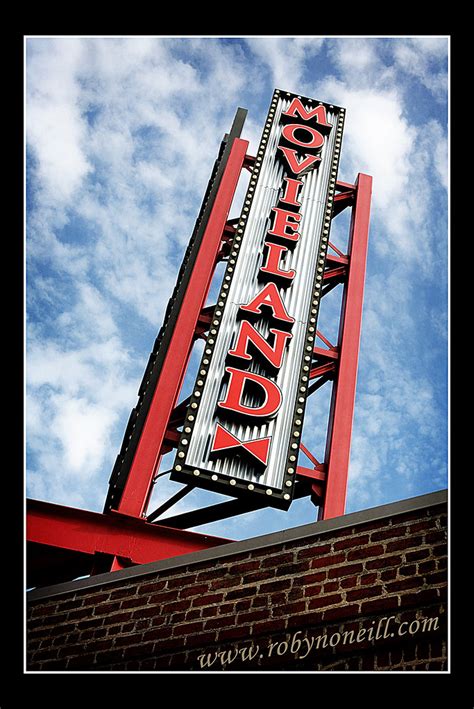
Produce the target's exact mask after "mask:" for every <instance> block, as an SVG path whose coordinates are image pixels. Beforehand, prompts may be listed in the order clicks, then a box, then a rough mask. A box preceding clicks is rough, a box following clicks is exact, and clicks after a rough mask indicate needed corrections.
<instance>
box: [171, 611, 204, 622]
mask: <svg viewBox="0 0 474 709" xmlns="http://www.w3.org/2000/svg"><path fill="white" fill-rule="evenodd" d="M200 617H201V609H200V608H196V609H191V610H189V611H187V612H186V613H185V614H184V620H196V618H200ZM172 620H173V623H176V622H178V619H177V618H175V616H173V617H172Z"/></svg>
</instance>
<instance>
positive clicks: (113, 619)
mask: <svg viewBox="0 0 474 709" xmlns="http://www.w3.org/2000/svg"><path fill="white" fill-rule="evenodd" d="M131 617H132V612H131V611H123V612H122V613H115V615H111V616H109V617H108V618H107V617H105V618H103V621H104V625H108V626H114V625H115V626H117V625H121V624H122V623H125V622H126V621H128V620H130V619H131ZM78 627H79V624H78Z"/></svg>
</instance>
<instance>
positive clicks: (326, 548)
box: [296, 544, 331, 560]
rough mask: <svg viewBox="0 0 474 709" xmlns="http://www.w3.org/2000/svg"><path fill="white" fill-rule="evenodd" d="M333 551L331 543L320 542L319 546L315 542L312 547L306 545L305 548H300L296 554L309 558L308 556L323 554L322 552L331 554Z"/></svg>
mask: <svg viewBox="0 0 474 709" xmlns="http://www.w3.org/2000/svg"><path fill="white" fill-rule="evenodd" d="M330 553H331V544H320V545H319V546H318V545H317V544H315V545H314V546H311V547H305V548H303V549H299V550H298V552H297V555H296V558H297V559H298V560H299V559H307V558H308V557H310V558H313V557H316V556H321V555H322V554H330Z"/></svg>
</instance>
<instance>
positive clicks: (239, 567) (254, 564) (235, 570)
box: [232, 559, 262, 576]
mask: <svg viewBox="0 0 474 709" xmlns="http://www.w3.org/2000/svg"><path fill="white" fill-rule="evenodd" d="M261 563H262V562H261V559H251V560H248V561H241V562H240V564H235V565H233V566H232V575H233V576H239V575H240V574H243V573H244V572H245V571H255V569H259V568H260V564H261Z"/></svg>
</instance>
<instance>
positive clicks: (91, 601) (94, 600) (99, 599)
mask: <svg viewBox="0 0 474 709" xmlns="http://www.w3.org/2000/svg"><path fill="white" fill-rule="evenodd" d="M109 598H110V592H108V593H93V594H91V595H90V594H88V595H84V596H82V600H83V603H84V605H85V606H96V605H97V604H98V603H103V602H104V601H108V600H109Z"/></svg>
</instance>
